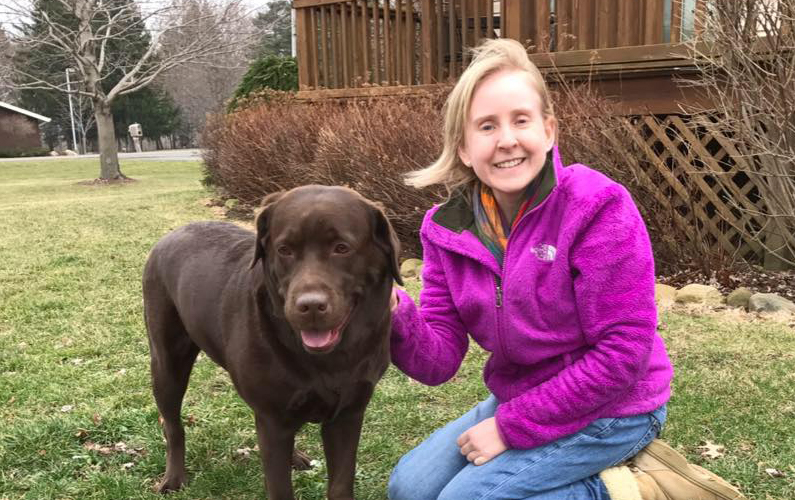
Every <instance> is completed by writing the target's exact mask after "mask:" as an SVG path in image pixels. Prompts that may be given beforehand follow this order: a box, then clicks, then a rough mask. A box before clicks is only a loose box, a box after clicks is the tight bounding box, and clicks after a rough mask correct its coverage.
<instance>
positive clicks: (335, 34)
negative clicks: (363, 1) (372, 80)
mask: <svg viewBox="0 0 795 500" xmlns="http://www.w3.org/2000/svg"><path fill="white" fill-rule="evenodd" d="M328 17H329V38H330V44H329V45H330V47H331V57H330V61H329V65H330V66H331V67H330V75H331V79H332V81H333V87H331V88H335V89H336V88H340V86H341V83H342V76H341V75H342V64H341V61H340V58H339V53H340V48H339V47H340V46H339V31H340V29H339V19H338V17H337V6H336V5H333V6H331V7H329V10H328Z"/></svg>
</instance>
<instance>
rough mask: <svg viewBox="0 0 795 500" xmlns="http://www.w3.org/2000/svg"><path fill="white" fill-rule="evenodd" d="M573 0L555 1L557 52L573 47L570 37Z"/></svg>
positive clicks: (572, 25) (571, 32) (572, 23)
mask: <svg viewBox="0 0 795 500" xmlns="http://www.w3.org/2000/svg"><path fill="white" fill-rule="evenodd" d="M572 1H573V0H556V2H555V9H556V13H557V17H556V19H557V24H558V28H557V50H556V52H565V51H568V50H572V49H573V47H574V43H573V38H572V35H573V34H574V32H573V28H574V20H573V11H572V7H573V6H572Z"/></svg>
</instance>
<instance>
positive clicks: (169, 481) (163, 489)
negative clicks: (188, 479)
mask: <svg viewBox="0 0 795 500" xmlns="http://www.w3.org/2000/svg"><path fill="white" fill-rule="evenodd" d="M184 484H185V478H184V477H164V478H163V480H162V481H160V483H158V485H157V487H156V488H155V491H157V492H158V493H162V494H166V493H171V492H174V491H178V490H180V489H181V488H182V486H183V485H184Z"/></svg>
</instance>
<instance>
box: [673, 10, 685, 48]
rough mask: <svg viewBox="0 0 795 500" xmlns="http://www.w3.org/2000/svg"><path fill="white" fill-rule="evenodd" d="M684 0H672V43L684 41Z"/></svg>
mask: <svg viewBox="0 0 795 500" xmlns="http://www.w3.org/2000/svg"><path fill="white" fill-rule="evenodd" d="M683 1H684V0H672V2H671V40H670V42H671V43H678V42H681V41H682V2H683Z"/></svg>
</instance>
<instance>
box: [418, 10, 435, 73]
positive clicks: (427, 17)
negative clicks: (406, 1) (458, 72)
mask: <svg viewBox="0 0 795 500" xmlns="http://www.w3.org/2000/svg"><path fill="white" fill-rule="evenodd" d="M435 3H436V1H435V0H422V4H421V6H420V7H421V9H422V11H421V12H420V21H421V23H422V24H421V25H420V30H421V31H422V34H421V35H420V36H421V43H420V50H421V51H422V52H421V60H420V65H421V66H422V81H421V83H423V84H428V83H433V82H434V81H435V80H436V79H435V78H434V75H433V68H435V67H436V50H435V48H434V47H433V41H434V40H435V39H436V36H435V35H436V33H435V32H434V29H435V28H434V25H435V24H436V13H435V12H434V4H435Z"/></svg>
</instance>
